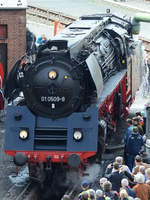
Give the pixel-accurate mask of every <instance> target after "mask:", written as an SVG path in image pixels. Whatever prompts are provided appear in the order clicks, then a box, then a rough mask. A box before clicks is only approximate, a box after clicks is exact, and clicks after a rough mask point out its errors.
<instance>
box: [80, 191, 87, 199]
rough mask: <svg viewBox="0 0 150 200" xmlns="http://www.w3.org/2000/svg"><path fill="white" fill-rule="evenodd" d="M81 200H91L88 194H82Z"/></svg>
mask: <svg viewBox="0 0 150 200" xmlns="http://www.w3.org/2000/svg"><path fill="white" fill-rule="evenodd" d="M79 200H89V197H88V193H87V192H82V194H81V196H80V197H79Z"/></svg>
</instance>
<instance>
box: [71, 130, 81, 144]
mask: <svg viewBox="0 0 150 200" xmlns="http://www.w3.org/2000/svg"><path fill="white" fill-rule="evenodd" d="M82 137H83V134H82V132H81V131H78V130H76V131H75V132H74V134H73V138H74V139H75V140H76V141H80V140H81V139H82Z"/></svg>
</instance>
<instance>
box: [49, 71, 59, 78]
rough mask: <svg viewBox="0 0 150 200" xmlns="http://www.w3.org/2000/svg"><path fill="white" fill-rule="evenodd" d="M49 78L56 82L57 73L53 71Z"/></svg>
mask: <svg viewBox="0 0 150 200" xmlns="http://www.w3.org/2000/svg"><path fill="white" fill-rule="evenodd" d="M48 77H49V78H50V79H51V80H54V79H55V78H56V77H57V72H56V71H55V70H51V71H50V72H49V73H48Z"/></svg>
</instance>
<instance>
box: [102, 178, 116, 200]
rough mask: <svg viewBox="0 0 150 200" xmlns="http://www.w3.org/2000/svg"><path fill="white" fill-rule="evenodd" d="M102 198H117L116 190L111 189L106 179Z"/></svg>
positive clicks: (114, 199)
mask: <svg viewBox="0 0 150 200" xmlns="http://www.w3.org/2000/svg"><path fill="white" fill-rule="evenodd" d="M103 197H104V199H109V198H110V199H113V200H117V199H118V192H116V191H113V190H112V184H111V182H110V181H106V182H105V183H104V193H103Z"/></svg>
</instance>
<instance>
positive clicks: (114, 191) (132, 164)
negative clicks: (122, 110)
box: [61, 112, 150, 200]
mask: <svg viewBox="0 0 150 200" xmlns="http://www.w3.org/2000/svg"><path fill="white" fill-rule="evenodd" d="M126 123H127V129H126V131H125V134H124V143H125V149H124V156H117V157H116V158H115V160H114V162H112V163H110V164H109V165H108V166H107V168H106V170H105V173H104V177H102V178H101V179H100V180H99V187H98V188H96V190H95V188H94V189H93V188H90V184H89V182H88V181H87V180H84V181H83V182H82V183H81V190H82V191H81V192H80V193H79V195H78V200H133V199H134V200H149V199H150V164H148V163H145V162H143V159H142V153H143V152H142V151H143V150H144V149H143V150H142V147H143V145H144V142H145V141H144V140H145V139H144V136H145V131H146V128H145V127H146V124H145V123H146V119H145V118H144V117H143V116H142V114H141V112H136V116H134V117H133V118H132V119H130V118H128V119H127V120H126ZM61 200H71V198H70V197H69V196H68V195H64V196H63V197H62V199H61Z"/></svg>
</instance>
